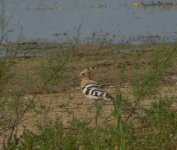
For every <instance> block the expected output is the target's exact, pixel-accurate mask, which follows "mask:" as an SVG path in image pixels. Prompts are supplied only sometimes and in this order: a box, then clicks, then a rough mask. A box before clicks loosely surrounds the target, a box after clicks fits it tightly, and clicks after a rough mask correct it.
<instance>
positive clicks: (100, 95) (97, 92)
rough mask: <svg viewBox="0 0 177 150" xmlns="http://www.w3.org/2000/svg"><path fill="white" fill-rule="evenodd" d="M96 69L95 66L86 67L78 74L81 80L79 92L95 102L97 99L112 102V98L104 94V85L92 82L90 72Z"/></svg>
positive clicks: (106, 93)
mask: <svg viewBox="0 0 177 150" xmlns="http://www.w3.org/2000/svg"><path fill="white" fill-rule="evenodd" d="M93 69H96V67H95V66H93V67H88V68H86V69H84V70H83V71H82V72H81V73H80V75H79V76H80V79H81V84H80V87H81V91H82V93H83V94H84V95H85V96H86V97H87V98H88V99H90V100H93V101H96V100H99V99H104V100H109V101H110V100H111V101H112V100H114V98H113V97H112V96H111V95H110V94H109V93H108V92H106V91H105V90H104V89H103V88H104V85H101V84H99V83H97V82H96V81H94V80H92V78H91V70H93Z"/></svg>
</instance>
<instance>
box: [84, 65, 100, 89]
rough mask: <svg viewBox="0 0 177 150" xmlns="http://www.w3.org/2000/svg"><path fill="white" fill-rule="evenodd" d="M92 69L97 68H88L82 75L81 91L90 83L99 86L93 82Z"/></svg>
mask: <svg viewBox="0 0 177 150" xmlns="http://www.w3.org/2000/svg"><path fill="white" fill-rule="evenodd" d="M92 69H95V67H91V68H86V69H84V70H83V71H82V72H81V73H80V79H81V84H80V86H81V89H82V88H83V87H84V86H85V85H87V84H90V83H96V84H97V82H96V81H93V80H91V73H90V71H91V70H92Z"/></svg>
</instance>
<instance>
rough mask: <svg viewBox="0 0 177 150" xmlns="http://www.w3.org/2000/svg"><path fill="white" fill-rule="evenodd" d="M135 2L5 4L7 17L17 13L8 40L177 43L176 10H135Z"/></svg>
mask: <svg viewBox="0 0 177 150" xmlns="http://www.w3.org/2000/svg"><path fill="white" fill-rule="evenodd" d="M155 1H157V0H155ZM161 1H162V2H164V0H161ZM168 1H169V0H168ZM135 2H140V1H137V0H5V6H6V12H7V15H9V14H11V12H12V11H13V10H15V11H14V15H13V17H12V19H11V20H10V22H9V25H8V29H13V30H14V31H13V32H11V33H10V34H9V36H8V39H9V40H10V41H16V40H17V39H18V38H19V37H20V38H21V39H23V40H24V41H33V40H40V41H48V42H58V43H63V42H67V41H68V40H73V38H74V37H76V36H78V37H79V39H80V40H81V42H83V43H95V42H100V41H101V40H103V39H104V38H106V39H107V42H109V43H131V44H141V43H148V42H174V41H176V39H177V9H175V8H173V9H167V10H165V9H160V8H158V7H152V8H150V7H148V8H146V9H144V8H136V7H134V6H133V4H134V3H135ZM146 2H150V1H148V0H147V1H146ZM16 5H17V6H16Z"/></svg>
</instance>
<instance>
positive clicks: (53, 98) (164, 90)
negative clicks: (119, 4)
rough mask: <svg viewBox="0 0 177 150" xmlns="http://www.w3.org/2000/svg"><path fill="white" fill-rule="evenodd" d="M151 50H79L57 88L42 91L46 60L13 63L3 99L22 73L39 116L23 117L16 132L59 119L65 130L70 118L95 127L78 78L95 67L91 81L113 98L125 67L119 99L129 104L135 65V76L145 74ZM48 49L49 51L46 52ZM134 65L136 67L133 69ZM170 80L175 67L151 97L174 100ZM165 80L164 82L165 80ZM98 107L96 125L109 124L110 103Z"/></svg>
mask: <svg viewBox="0 0 177 150" xmlns="http://www.w3.org/2000/svg"><path fill="white" fill-rule="evenodd" d="M154 47H155V46H154V45H152V46H146V45H143V46H126V45H112V46H109V45H107V46H103V45H102V46H93V45H92V46H89V45H85V46H79V48H78V49H79V50H77V51H76V52H75V53H74V55H75V56H74V57H75V58H76V59H75V60H74V61H73V62H72V63H71V64H69V67H70V68H71V70H70V71H69V73H68V74H69V75H68V77H67V78H66V79H62V80H61V81H60V82H59V83H58V84H55V85H49V86H47V88H46V89H43V90H41V91H40V90H39V89H40V88H39V87H40V85H41V84H42V83H43V82H44V81H42V80H40V77H39V76H38V75H37V74H38V73H39V70H40V67H41V62H43V61H44V60H45V59H47V58H48V57H34V58H29V59H22V58H19V59H16V60H15V65H14V66H13V67H12V70H13V71H15V72H16V73H15V77H13V78H12V80H11V81H10V82H9V83H7V84H6V85H5V87H6V90H4V92H3V96H5V97H9V96H10V92H12V91H13V89H14V88H18V87H20V86H21V85H23V84H24V82H25V78H24V75H25V74H26V73H30V74H31V75H32V77H33V80H34V81H35V85H33V86H32V88H31V89H30V90H29V91H28V92H27V94H26V95H24V97H25V98H26V99H27V100H28V99H30V98H32V97H33V96H34V95H35V94H37V97H36V98H35V101H36V103H37V106H38V108H39V109H40V110H41V112H42V113H40V114H38V115H36V114H34V113H28V114H26V116H25V118H28V119H27V120H25V121H24V122H23V123H22V124H20V125H19V127H18V129H19V131H22V129H23V128H32V129H33V130H36V127H35V125H36V124H37V123H38V122H40V121H43V122H45V123H50V121H51V120H53V119H54V118H56V117H60V118H61V120H62V121H63V123H64V125H65V127H66V128H67V125H68V121H70V120H72V119H73V118H77V119H80V120H84V121H86V122H87V123H88V124H90V125H91V126H92V125H94V124H95V113H96V112H95V110H96V108H95V106H94V105H93V104H92V103H91V102H90V101H89V100H88V99H87V98H85V96H84V95H83V94H82V93H81V91H80V88H79V84H80V80H79V78H78V74H79V73H80V72H81V71H82V70H83V69H84V68H85V67H88V66H93V65H97V66H98V69H97V70H96V71H93V72H92V75H93V79H94V80H96V81H98V82H99V83H101V84H105V85H107V87H106V90H107V91H108V92H110V93H111V94H112V95H115V91H116V88H115V87H116V86H117V85H118V81H119V79H120V72H121V66H122V65H123V66H124V67H125V70H124V72H125V73H124V79H123V81H122V83H123V84H122V85H121V87H120V89H121V91H122V93H123V96H125V97H128V98H129V99H130V100H133V98H134V97H133V94H132V80H133V73H134V71H133V70H134V68H135V67H136V65H139V68H138V71H139V72H146V70H147V69H148V68H149V67H150V66H151V64H150V63H149V59H150V58H151V57H152V52H153V51H154ZM49 49H50V48H49ZM63 49H66V48H65V47H62V46H58V47H55V50H54V51H57V50H63ZM135 64H136V65H135ZM171 76H177V68H176V64H175V65H174V66H173V67H172V68H171V69H169V70H168V71H166V73H165V74H164V76H162V77H161V79H160V90H159V93H157V95H156V96H155V97H165V96H174V97H177V86H176V82H177V81H176V80H172V79H171ZM167 77H168V78H167ZM154 100H155V98H147V99H146V100H145V101H143V103H142V104H143V105H146V106H147V107H148V106H149V105H150V103H151V102H152V101H154ZM100 105H102V109H101V113H100V119H99V122H100V123H101V124H102V125H104V123H105V122H106V123H109V122H110V123H113V122H114V118H113V116H110V115H111V113H112V109H113V105H112V102H104V103H103V102H100Z"/></svg>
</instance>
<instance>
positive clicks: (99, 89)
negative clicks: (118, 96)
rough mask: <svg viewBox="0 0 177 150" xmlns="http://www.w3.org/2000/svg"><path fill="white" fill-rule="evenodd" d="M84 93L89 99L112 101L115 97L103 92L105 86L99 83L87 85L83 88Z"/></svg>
mask: <svg viewBox="0 0 177 150" xmlns="http://www.w3.org/2000/svg"><path fill="white" fill-rule="evenodd" d="M82 92H83V93H84V94H85V96H86V97H87V98H89V99H100V98H103V99H106V100H111V99H113V97H112V96H111V95H110V94H109V93H107V92H105V91H103V86H102V85H100V84H97V83H91V84H87V85H85V86H84V87H83V88H82Z"/></svg>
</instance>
